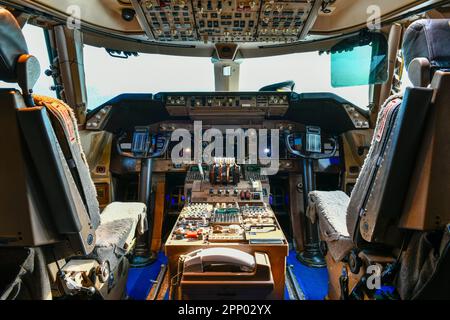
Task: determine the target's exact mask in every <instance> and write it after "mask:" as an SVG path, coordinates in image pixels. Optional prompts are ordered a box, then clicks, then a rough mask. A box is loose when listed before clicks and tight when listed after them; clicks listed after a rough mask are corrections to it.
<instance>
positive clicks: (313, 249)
mask: <svg viewBox="0 0 450 320" xmlns="http://www.w3.org/2000/svg"><path fill="white" fill-rule="evenodd" d="M291 138H294V136H293V134H291V133H290V132H289V131H285V139H286V147H287V149H288V151H289V152H290V153H292V154H294V155H296V156H299V157H300V158H302V159H303V161H302V162H303V175H302V178H303V206H304V212H305V213H306V212H307V207H308V194H309V192H311V191H314V190H315V189H316V184H315V175H314V165H313V162H314V161H315V160H320V159H326V158H331V157H333V156H334V155H335V154H336V151H337V149H338V143H337V139H336V138H329V140H331V141H332V143H333V150H332V151H330V152H326V153H324V152H322V143H321V140H322V137H321V133H320V128H319V127H306V139H305V140H306V143H305V146H303V144H302V146H301V149H304V150H305V152H304V153H303V152H302V151H300V150H295V149H294V148H293V147H292V145H291V141H294V144H295V140H294V139H291ZM304 235H305V245H304V247H305V249H304V251H303V252H301V253H300V254H299V255H297V258H298V260H300V262H302V263H304V264H306V265H307V266H309V267H324V266H325V265H326V263H325V259H324V257H323V255H322V252H321V249H320V241H319V234H318V228H317V223H312V222H311V220H309V219H308V218H305V233H304Z"/></svg>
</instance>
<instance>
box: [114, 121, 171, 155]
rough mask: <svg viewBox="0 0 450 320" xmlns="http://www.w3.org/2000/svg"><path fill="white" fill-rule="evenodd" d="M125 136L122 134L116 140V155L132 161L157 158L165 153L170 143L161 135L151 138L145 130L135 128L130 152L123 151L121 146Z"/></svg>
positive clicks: (166, 137) (168, 139)
mask: <svg viewBox="0 0 450 320" xmlns="http://www.w3.org/2000/svg"><path fill="white" fill-rule="evenodd" d="M126 136H127V134H126V133H124V134H122V135H121V136H119V137H118V138H117V144H116V146H117V153H118V154H119V155H121V156H123V157H127V158H133V159H148V158H157V157H159V156H161V155H162V154H164V153H165V152H166V151H167V148H168V146H169V142H170V138H169V137H168V136H163V135H161V136H157V137H156V136H153V137H152V136H151V135H150V133H149V132H148V129H147V128H144V129H139V128H136V130H135V132H134V133H133V141H132V145H131V151H123V149H122V147H121V145H122V143H123V142H124V140H125V138H126ZM152 140H155V141H152ZM161 140H163V141H161ZM155 144H156V145H155Z"/></svg>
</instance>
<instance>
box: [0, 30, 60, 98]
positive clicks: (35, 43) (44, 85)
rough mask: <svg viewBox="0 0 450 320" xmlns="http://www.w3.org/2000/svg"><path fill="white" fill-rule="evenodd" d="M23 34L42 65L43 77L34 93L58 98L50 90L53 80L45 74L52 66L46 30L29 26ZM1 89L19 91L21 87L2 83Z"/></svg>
mask: <svg viewBox="0 0 450 320" xmlns="http://www.w3.org/2000/svg"><path fill="white" fill-rule="evenodd" d="M22 32H23V34H24V36H25V40H26V41H27V45H28V51H29V52H30V54H32V55H33V56H35V57H36V58H37V59H38V60H39V63H40V65H41V75H40V77H39V79H38V81H37V83H36V85H35V86H34V90H33V91H34V92H35V93H37V94H40V95H44V96H51V97H56V93H55V91H52V90H50V87H51V86H52V85H53V79H52V78H51V77H47V76H46V75H45V74H44V71H45V70H46V69H48V67H49V66H50V61H49V58H48V53H47V45H46V43H45V36H44V30H42V28H40V27H36V26H33V25H30V24H27V25H25V27H24V28H23V29H22ZM0 88H16V89H19V86H18V85H17V84H15V83H6V82H3V81H0Z"/></svg>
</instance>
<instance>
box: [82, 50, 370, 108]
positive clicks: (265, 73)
mask: <svg viewBox="0 0 450 320" xmlns="http://www.w3.org/2000/svg"><path fill="white" fill-rule="evenodd" d="M84 64H85V73H86V83H87V86H88V97H89V101H88V104H89V107H90V108H91V109H92V108H95V107H96V106H98V105H100V104H102V103H104V102H106V101H108V100H109V99H111V98H113V97H115V96H117V95H119V94H121V93H157V92H162V91H168V92H170V91H214V66H213V64H212V62H211V59H210V58H198V57H180V56H165V55H156V54H140V55H139V56H138V57H130V58H128V59H117V58H112V57H110V56H109V55H108V53H107V52H106V51H105V50H104V49H103V48H96V47H92V46H87V45H86V46H84ZM330 68H331V67H330V56H329V55H325V54H324V55H321V56H319V54H318V53H317V52H312V53H296V54H289V55H282V56H274V57H264V58H251V59H245V60H243V61H242V63H241V65H240V81H239V87H240V91H258V90H259V89H260V88H261V87H264V86H266V85H269V84H273V83H276V82H282V81H286V80H294V81H295V82H296V88H295V91H296V92H298V93H303V92H333V93H336V94H338V95H340V96H341V97H343V98H345V99H347V100H349V101H350V102H353V103H354V104H356V105H358V106H360V107H367V105H368V104H369V86H358V87H349V88H332V87H331V79H330Z"/></svg>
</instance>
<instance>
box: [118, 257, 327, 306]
mask: <svg viewBox="0 0 450 320" xmlns="http://www.w3.org/2000/svg"><path fill="white" fill-rule="evenodd" d="M286 263H287V266H288V267H290V268H291V270H292V271H293V274H294V276H295V280H296V281H297V283H298V285H299V287H300V289H301V290H302V292H303V295H304V298H305V299H306V300H323V299H325V297H326V295H327V292H328V272H327V269H326V268H309V267H307V266H305V265H303V264H301V263H300V262H299V261H298V260H297V258H296V252H295V250H290V251H289V256H288V257H287V261H286ZM163 264H164V265H167V257H166V256H165V255H164V253H163V252H160V253H159V254H158V258H157V260H156V261H155V262H154V263H153V264H151V265H149V266H147V267H144V268H130V270H129V273H128V281H127V287H126V293H127V297H128V299H131V300H146V299H147V298H148V296H149V294H150V292H151V290H152V287H153V285H154V284H155V282H156V279H157V278H158V274H159V272H160V271H161V265H163ZM167 280H168V279H167V274H166V277H165V279H164V281H163V282H164V283H163V284H162V285H161V289H160V293H159V294H158V297H157V299H164V300H167V299H168V298H169V295H168V291H169V290H168V287H167V285H165V284H166V282H167V283H168V281H167ZM285 299H286V300H289V299H290V297H289V294H288V292H287V290H286V293H285Z"/></svg>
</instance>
